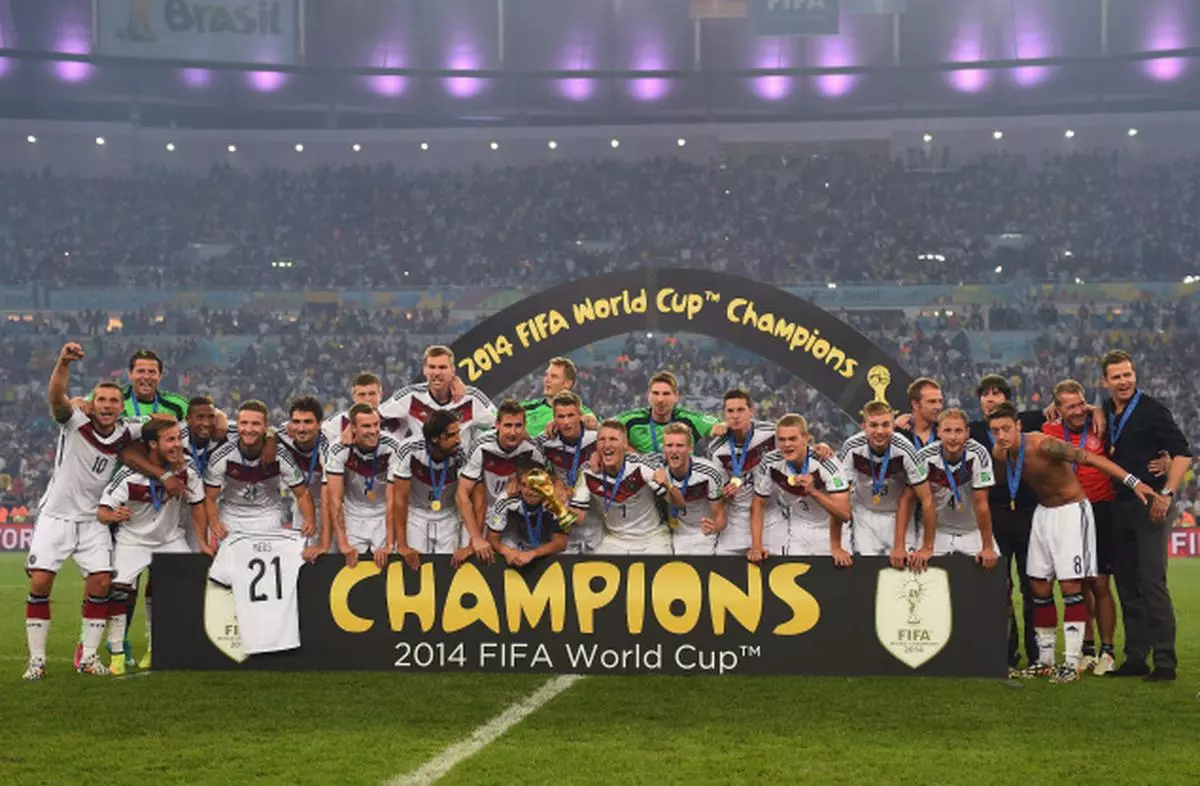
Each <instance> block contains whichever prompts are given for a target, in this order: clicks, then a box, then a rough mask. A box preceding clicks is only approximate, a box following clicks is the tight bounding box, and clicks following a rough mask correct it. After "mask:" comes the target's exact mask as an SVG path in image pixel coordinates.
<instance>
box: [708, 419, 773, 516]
mask: <svg viewBox="0 0 1200 786" xmlns="http://www.w3.org/2000/svg"><path fill="white" fill-rule="evenodd" d="M774 449H775V425H774V424H773V423H766V422H761V421H755V422H754V423H753V424H751V426H750V434H749V436H748V437H747V439H746V441H745V442H743V443H742V444H740V445H739V444H735V443H734V441H733V435H732V434H726V435H725V436H723V437H721V438H720V439H714V440H713V441H712V444H711V445H709V448H708V457H709V458H710V459H712V460H713V461H716V462H717V463H718V464H720V465H721V469H723V470H724V471H725V475H726V477H729V478H733V477H734V476H735V475H737V474H738V473H735V472H734V469H735V467H734V464H735V459H736V463H738V464H739V466H740V469H741V478H742V481H743V483H742V487H741V488H740V489H738V492H737V494H735V495H734V496H733V497H732V498H731V499H729V500H727V501H726V503H725V515H726V517H727V519H728V521H729V522H730V525H734V524H735V523H736V524H737V525H738V526H740V527H743V528H748V527H749V526H750V500H751V498H752V497H753V496H754V483H753V477H754V470H755V469H756V468H757V467H758V465H759V462H761V461H762V459H763V456H765V455H766V454H768V453H770V452H771V451H772V450H774ZM747 537H748V536H747Z"/></svg>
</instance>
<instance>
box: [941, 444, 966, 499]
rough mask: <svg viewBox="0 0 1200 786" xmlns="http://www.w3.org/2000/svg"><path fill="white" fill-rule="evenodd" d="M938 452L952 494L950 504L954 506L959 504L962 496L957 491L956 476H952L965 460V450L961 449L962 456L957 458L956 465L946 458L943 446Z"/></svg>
mask: <svg viewBox="0 0 1200 786" xmlns="http://www.w3.org/2000/svg"><path fill="white" fill-rule="evenodd" d="M939 452H940V453H941V454H942V466H943V467H945V469H946V480H947V481H949V483H950V493H951V494H953V495H954V499H953V500H951V502H950V506H951V507H954V506H955V505H961V504H962V496H960V495H959V492H958V478H956V477H954V474H955V473H956V472H958V470H959V469H961V468H962V465H963V463H964V462H965V461H966V460H967V454H966V451H963V455H962V458H960V459H959V460H958V466H957V467H956V466H954V465H952V464H951V463H950V459H948V458H946V448H945V447H942V448H941V449H940V451H939Z"/></svg>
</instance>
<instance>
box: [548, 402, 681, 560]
mask: <svg viewBox="0 0 1200 786" xmlns="http://www.w3.org/2000/svg"><path fill="white" fill-rule="evenodd" d="M685 426H686V424H685ZM596 453H597V454H598V455H599V457H600V468H599V470H594V469H592V467H591V466H589V467H588V468H587V469H585V470H584V473H583V475H584V482H583V483H581V484H579V486H578V487H577V488H576V489H575V494H574V495H573V496H572V497H571V507H572V508H574V509H576V510H578V511H587V510H588V508H589V507H591V508H593V509H595V511H596V514H597V515H598V516H599V517H601V519H602V521H603V523H604V535H603V537H602V538H601V539H600V543H599V545H597V547H596V552H595V553H596V554H670V553H671V535H670V532H669V531H668V530H667V527H666V525H665V524H663V520H662V516H661V515H660V513H659V500H660V499H662V498H663V497H665V496H666V493H667V490H666V489H665V488H663V487H662V486H660V485H659V484H658V483H657V482H656V481H655V480H654V470H655V469H656V467H657V463H658V459H657V457H654V456H640V455H631V454H629V443H628V441H627V438H626V434H625V424H624V423H622V422H621V421H619V420H606V421H604V422H603V423H601V424H600V429H599V432H598V434H597V436H596Z"/></svg>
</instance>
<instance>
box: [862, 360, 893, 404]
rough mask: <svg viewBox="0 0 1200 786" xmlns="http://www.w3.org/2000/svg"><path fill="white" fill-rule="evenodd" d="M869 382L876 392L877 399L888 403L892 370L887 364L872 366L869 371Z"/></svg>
mask: <svg viewBox="0 0 1200 786" xmlns="http://www.w3.org/2000/svg"><path fill="white" fill-rule="evenodd" d="M867 384H868V385H870V386H871V390H873V391H874V392H875V398H874V400H875V401H882V402H884V403H885V404H886V403H887V389H888V385H890V384H892V372H890V371H888V368H887V366H871V368H870V370H868V371H867Z"/></svg>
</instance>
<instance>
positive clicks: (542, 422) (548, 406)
mask: <svg viewBox="0 0 1200 786" xmlns="http://www.w3.org/2000/svg"><path fill="white" fill-rule="evenodd" d="M574 392H575V364H574V363H572V362H571V359H570V358H561V357H559V358H551V359H550V364H549V365H548V366H546V374H545V375H544V376H543V377H542V398H532V399H527V400H525V401H522V402H521V406H523V407H525V425H526V427H527V428H528V429H529V436H531V437H540V436H541V435H542V433H543V432H545V431H547V430H552V429H553V428H554V425H555V419H554V398H555V396H557V395H558V394H559V393H574ZM579 410H580V412H581V413H583V423H584V425H585V426H586V427H587V428H588V429H591V430H592V431H595V430H596V426H597V421H596V416H595V415H594V414H593V413H592V411H591V410H590V409H588V408H587V407H585V406H584V405H583V402H582V401H581V402H580V403H579Z"/></svg>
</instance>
